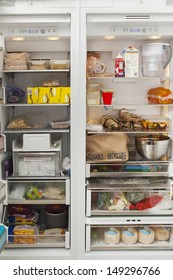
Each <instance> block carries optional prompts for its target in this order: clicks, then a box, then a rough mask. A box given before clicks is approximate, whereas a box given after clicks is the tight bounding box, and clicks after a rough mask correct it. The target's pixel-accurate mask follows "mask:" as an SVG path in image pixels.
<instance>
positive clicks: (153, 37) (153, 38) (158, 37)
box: [149, 35, 161, 40]
mask: <svg viewBox="0 0 173 280" xmlns="http://www.w3.org/2000/svg"><path fill="white" fill-rule="evenodd" d="M160 38H161V36H157V35H153V36H150V37H149V39H151V40H157V39H160Z"/></svg>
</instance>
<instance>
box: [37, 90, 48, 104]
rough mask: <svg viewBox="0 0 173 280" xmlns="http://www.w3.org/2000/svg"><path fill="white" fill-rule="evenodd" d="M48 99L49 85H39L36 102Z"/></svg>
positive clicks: (43, 102)
mask: <svg viewBox="0 0 173 280" xmlns="http://www.w3.org/2000/svg"><path fill="white" fill-rule="evenodd" d="M49 100H50V87H39V88H38V103H39V104H46V103H49Z"/></svg>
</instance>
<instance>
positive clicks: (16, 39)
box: [12, 36, 25, 41]
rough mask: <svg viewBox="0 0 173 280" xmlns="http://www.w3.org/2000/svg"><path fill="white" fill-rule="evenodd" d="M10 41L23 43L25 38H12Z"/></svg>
mask: <svg viewBox="0 0 173 280" xmlns="http://www.w3.org/2000/svg"><path fill="white" fill-rule="evenodd" d="M12 40H13V41H24V40H25V38H24V37H19V36H18V37H12Z"/></svg>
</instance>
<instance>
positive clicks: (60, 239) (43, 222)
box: [3, 205, 70, 249]
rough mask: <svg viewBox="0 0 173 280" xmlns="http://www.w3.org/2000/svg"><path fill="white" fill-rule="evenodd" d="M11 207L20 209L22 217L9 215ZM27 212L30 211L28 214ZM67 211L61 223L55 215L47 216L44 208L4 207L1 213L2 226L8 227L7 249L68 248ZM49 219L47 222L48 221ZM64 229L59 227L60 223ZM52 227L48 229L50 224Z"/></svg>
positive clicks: (25, 206)
mask: <svg viewBox="0 0 173 280" xmlns="http://www.w3.org/2000/svg"><path fill="white" fill-rule="evenodd" d="M12 207H13V208H14V207H18V209H19V208H22V213H23V214H22V217H21V216H20V214H18V215H15V214H12V213H11V211H12V210H11V209H12ZM28 211H30V212H29V213H28ZM24 213H25V214H24ZM68 214H69V209H68V210H67V215H66V216H65V215H64V213H63V219H67V220H66V221H62V219H60V217H59V216H58V215H57V216H56V215H54V214H53V216H50V215H49V216H47V217H46V210H45V207H44V206H41V205H38V206H37V205H34V207H33V206H32V207H30V206H29V205H12V206H5V207H4V212H3V224H5V225H6V226H7V227H8V243H7V245H6V246H7V247H18V248H21V247H49V248H50V247H57V248H66V249H68V248H70V230H69V225H68V224H69V222H68V220H69V218H68ZM51 215H52V214H51ZM48 219H49V220H48ZM62 222H63V224H64V225H65V226H64V227H62V226H61V227H59V226H58V225H59V224H60V223H61V225H62ZM50 223H51V224H52V225H53V226H52V227H50V225H51V224H50Z"/></svg>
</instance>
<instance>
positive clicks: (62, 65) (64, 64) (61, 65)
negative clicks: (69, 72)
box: [50, 59, 70, 69]
mask: <svg viewBox="0 0 173 280" xmlns="http://www.w3.org/2000/svg"><path fill="white" fill-rule="evenodd" d="M50 68H51V69H69V68H70V61H69V60H55V59H53V60H51V62H50Z"/></svg>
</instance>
